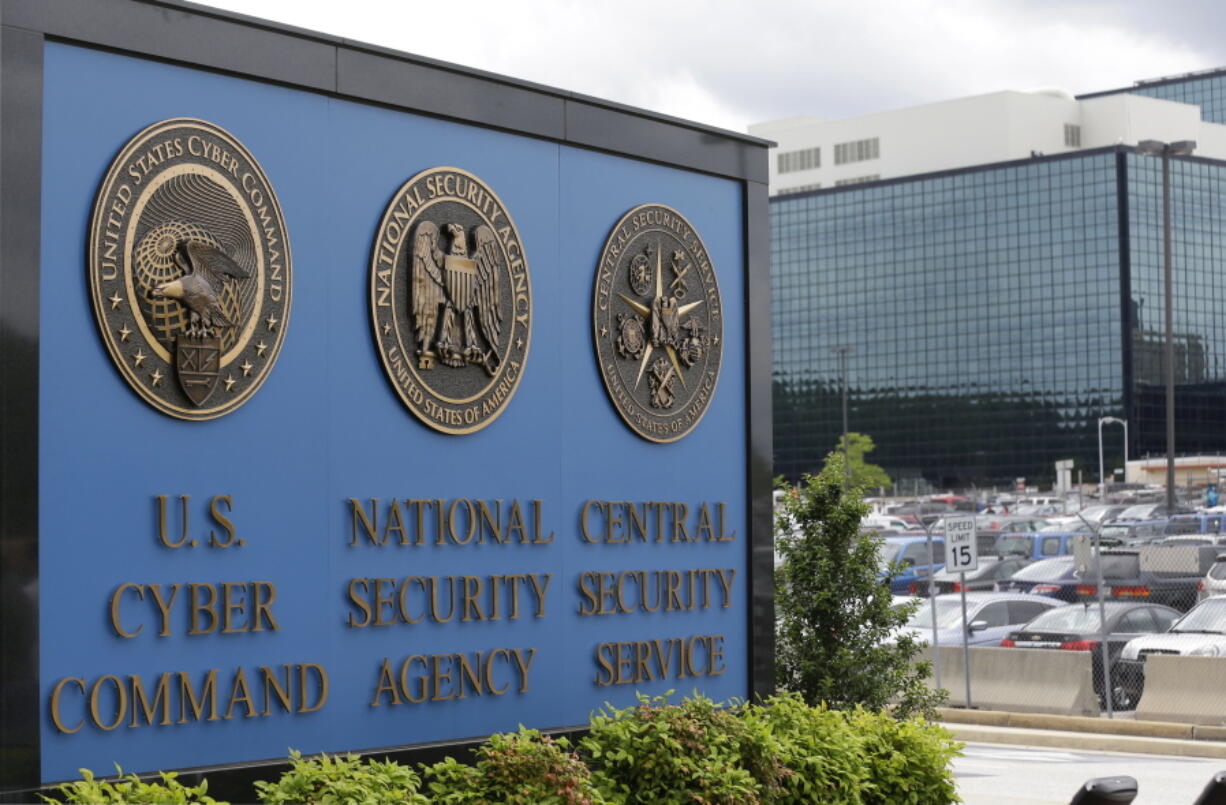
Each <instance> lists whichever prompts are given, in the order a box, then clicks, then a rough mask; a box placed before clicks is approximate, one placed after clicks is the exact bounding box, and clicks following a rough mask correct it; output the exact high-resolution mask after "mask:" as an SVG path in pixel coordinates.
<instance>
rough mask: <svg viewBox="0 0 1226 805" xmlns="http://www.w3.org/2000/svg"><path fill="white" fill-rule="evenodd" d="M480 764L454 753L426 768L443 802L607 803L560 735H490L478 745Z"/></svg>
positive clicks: (476, 804)
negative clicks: (461, 759)
mask: <svg viewBox="0 0 1226 805" xmlns="http://www.w3.org/2000/svg"><path fill="white" fill-rule="evenodd" d="M475 754H476V760H477V762H476V765H473V766H466V765H464V764H462V763H458V762H457V761H456V760H455V759H454V758H450V757H449V758H447V759H446V760H444V761H442V762H441V763H436V764H434V765H433V766H428V767H426V768H425V769H424V772H425V775H426V777H427V779H428V780H429V781H430V782H429V789H430V793H431V796H432V801H433V802H435V803H438V805H444V803H446V805H470V803H471V805H494V803H508V805H538V803H539V805H604V803H605V800H604V798H603V797H602V796H601V794H600V792H599V791H597V790H596V788H595V787H594V786H593V784H592V775H591V772H589V771H588V768H587V766H585V765H583V762H582V761H581V760H580V759H579V758H578V756H577V755H576V754H575V753H574V752H573V751H571V749H570V743H569V742H568V741H567V740H566V739H565V738H561V739H558V740H556V741H555V740H554V739H552V738H549V737H542V736H541V734H540V733H539V732H537V731H536V730H529V729H524V728H523V727H520V730H519V732H518V733H509V734H495V735H491V736H490V739H489V741H488V742H486V743H485V744H483V745H482V746H481V747H480V748H479V749H477V750H475Z"/></svg>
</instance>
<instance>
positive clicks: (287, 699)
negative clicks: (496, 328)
mask: <svg viewBox="0 0 1226 805" xmlns="http://www.w3.org/2000/svg"><path fill="white" fill-rule="evenodd" d="M43 94H44V97H43V112H44V113H43V137H44V140H43V150H42V154H43V168H42V177H43V178H42V229H41V258H40V259H41V288H40V297H39V298H40V303H39V304H40V309H41V322H42V326H41V331H40V346H39V349H40V352H39V365H40V375H39V377H40V380H39V383H40V385H39V390H38V391H39V400H40V416H39V445H40V447H39V477H38V486H39V496H38V498H39V499H38V507H39V508H38V511H39V535H40V536H39V556H38V560H39V568H40V571H39V585H38V604H39V610H38V611H39V620H40V623H39V631H40V635H41V638H40V648H39V652H40V671H39V694H38V695H39V699H40V708H41V712H42V713H43V720H42V724H41V766H42V770H41V774H42V780H43V781H57V780H63V779H68V778H72V777H74V776H76V774H77V770H78V769H79V768H82V767H86V768H92V769H94V770H96V771H100V772H108V771H110V770H111V768H112V764H113V763H116V762H118V763H120V764H122V765H123V766H124V768H125V770H132V771H150V770H155V769H172V768H184V767H197V766H209V765H215V764H231V763H237V762H246V761H258V760H264V759H274V758H279V757H284V756H285V754H286V753H287V752H288V751H289V750H290V749H297V750H301V751H303V752H306V753H311V752H320V751H332V752H335V751H344V750H359V749H367V748H377V747H385V746H402V745H409V744H415V743H423V742H428V741H446V740H459V739H465V738H472V737H480V736H483V735H486V734H488V733H490V732H494V731H499V730H512V729H515V728H516V726H517V725H519V724H521V723H522V724H526V725H528V726H532V727H543V728H547V727H558V726H568V725H579V724H583V723H585V722H586V720H587V718H588V716H589V714H590V713H591V712H592V711H593V710H594V709H596V708H599V707H600V706H601V705H602V704H603V703H604V702H606V701H608V702H612V703H614V704H617V705H625V704H627V703H630V702H632V701H634V698H635V694H636V693H638V692H642V693H648V694H661V693H663V692H665V691H668V690H676V691H678V692H679V693H688V692H690V691H693V690H698V691H701V692H703V693H705V694H706V695H708V696H711V697H713V698H715V699H726V698H729V697H734V696H741V697H743V696H746V695H747V694H748V692H749V688H750V681H749V648H748V642H749V636H748V627H749V616H748V608H749V602H748V581H747V575H748V573H747V557H748V554H749V546H748V539H749V531H748V512H747V507H746V498H747V488H748V486H747V485H748V481H747V477H748V476H747V473H748V469H747V464H748V457H747V448H746V445H747V442H748V434H747V424H746V423H747V412H746V383H745V378H746V373H747V367H746V355H745V348H744V346H743V345H744V344H745V343H746V337H747V336H746V332H745V329H744V328H745V321H746V311H745V307H744V301H743V288H744V284H743V283H744V281H743V277H744V276H745V275H746V270H745V265H744V261H745V254H746V248H745V242H744V237H745V235H744V231H745V230H744V219H745V210H744V201H743V188H742V183H741V182H738V181H734V180H732V179H725V178H719V177H717V176H713V175H710V174H704V173H698V172H694V171H688V170H682V169H679V168H675V167H668V166H665V165H661V164H655V163H650V162H646V161H638V160H633V159H629V158H626V157H620V156H616V155H612V154H608V153H602V152H599V151H596V150H587V149H581V148H576V147H573V146H570V145H566V144H562V143H558V142H552V141H549V140H545V139H536V138H532V137H528V136H523V135H518V134H509V133H506V132H505V131H500V130H496V129H493V128H482V127H479V126H475V125H469V124H464V123H458V122H450V121H447V120H443V119H439V118H431V117H427V116H423V115H417V114H410V113H407V112H403V111H396V110H393V109H388V108H384V107H381V106H374V105H364V104H361V103H357V102H353V101H349V100H343V99H338V98H335V97H329V96H325V95H321V94H314V93H310V92H306V91H301V90H297V89H290V88H285V87H281V86H276V85H273V84H266V83H261V82H257V81H251V80H244V79H240V78H235V77H232V76H227V75H222V74H217V73H210V72H206V71H203V70H196V69H191V68H187V67H180V66H174V65H170V64H166V63H160V62H154V61H148V60H144V59H140V58H136V57H132V56H125V55H118V54H115V53H111V52H106V51H101V50H92V49H87V48H83V47H76V46H72V45H68V44H61V43H48V44H47V45H46V46H45V51H44V64H43ZM179 118H186V119H192V120H197V121H205V122H207V123H208V124H209V125H210V126H215V127H217V128H218V129H220V130H224V131H225V132H228V133H229V134H230V135H232V136H233V138H235V140H236V141H237V142H239V143H241V144H242V146H243V148H245V150H246V151H247V152H249V153H250V155H251V157H252V158H253V159H254V160H255V161H258V164H259V166H260V167H261V168H262V171H263V174H264V175H265V176H266V177H267V181H268V184H269V187H270V188H271V191H272V192H273V193H275V196H276V198H277V199H278V200H279V203H280V208H281V211H282V213H283V217H284V227H285V233H284V239H285V242H286V243H287V244H288V252H289V253H290V254H291V255H292V266H293V272H292V304H291V305H290V307H289V309H288V311H287V313H286V315H285V317H284V319H281V320H279V324H280V326H281V327H283V336H282V338H283V340H282V342H281V346H280V352H279V355H278V356H277V357H276V362H275V365H273V366H271V368H270V369H268V371H267V375H266V376H265V377H263V379H262V385H260V386H259V387H258V390H255V391H253V392H252V393H251V395H250V397H249V398H248V399H246V400H245V402H244V403H243V404H242V405H241V406H240V407H237V408H234V409H233V410H229V411H227V412H224V415H219V416H217V417H216V418H212V419H207V420H204V421H185V420H183V419H180V418H175V417H173V416H169V415H167V414H166V413H164V412H162V411H160V410H157V409H155V407H154V406H153V405H150V404H148V403H147V402H146V400H144V399H142V397H141V395H139V394H137V393H134V391H133V388H132V387H130V385H129V383H128V381H127V380H126V379H125V375H124V374H123V373H122V372H120V371H119V370H118V369H117V367H116V364H115V363H114V362H113V357H112V353H111V352H110V351H108V346H107V343H108V342H107V340H106V338H105V337H104V336H105V334H100V332H99V327H100V324H99V322H98V321H97V320H96V318H95V314H94V312H93V311H92V309H91V304H92V302H91V295H90V286H89V282H88V280H87V273H86V266H85V264H84V261H83V253H84V249H85V244H86V243H87V242H88V241H89V231H88V230H89V225H90V220H91V215H92V214H93V204H94V200H95V196H96V194H97V193H98V192H99V188H100V186H101V185H102V183H103V180H104V177H105V176H106V174H107V171H108V170H109V169H110V166H111V165H112V163H113V161H114V159H115V157H116V154H118V153H119V152H120V150H121V149H122V148H123V147H124V145H125V144H126V143H128V142H129V141H130V140H131V139H132V138H133V136H134V135H135V134H136V133H137V132H140V131H142V130H144V129H146V127H148V126H150V125H151V124H154V123H157V122H158V121H166V120H172V119H179ZM218 164H219V165H220V167H219V168H218V170H219V171H221V172H223V173H224V171H225V170H227V167H226V166H227V165H228V164H229V163H228V162H226V161H225V160H223V159H221V158H220V156H219V157H218ZM235 164H236V165H238V164H239V163H237V162H236V163H235ZM439 166H452V167H454V168H456V169H458V170H462V171H464V172H466V174H469V175H472V176H475V177H480V180H481V182H483V183H484V185H486V186H488V187H489V188H491V189H492V191H493V192H494V193H496V194H497V197H498V199H500V201H501V202H502V203H503V204H504V205H505V208H506V211H507V212H508V213H509V214H510V216H511V217H512V218H513V219H514V223H515V225H516V227H517V231H518V235H519V244H520V246H521V248H522V254H523V261H524V264H525V265H526V267H527V268H526V270H527V272H528V275H529V277H530V281H531V292H532V300H531V301H532V321H531V349H530V350H528V351H527V354H526V357H525V358H524V360H523V365H522V367H521V369H520V374H519V376H518V378H517V386H516V387H515V389H514V395H513V397H512V398H511V399H510V400H509V401H508V402H506V404H505V408H504V409H503V410H501V412H500V413H499V414H498V416H497V418H496V420H495V421H491V422H489V423H488V425H486V426H484V427H482V428H481V429H479V430H476V431H474V432H471V433H466V434H462V435H455V434H452V433H445V432H440V431H439V430H437V429H434V428H431V427H427V426H426V425H424V424H423V423H422V422H420V421H419V420H418V418H417V417H416V416H415V415H414V414H413V413H411V412H410V410H409V409H408V408H407V407H406V405H405V404H404V402H402V399H401V398H400V396H399V395H398V393H397V389H396V388H395V387H394V385H393V383H394V379H389V375H388V373H387V371H386V367H385V365H384V363H383V361H382V360H381V357H380V353H379V351H378V350H377V348H376V341H375V336H374V335H373V334H372V318H371V309H370V304H371V299H370V273H369V272H370V267H371V255H372V248H374V246H375V238H376V231H377V229H378V227H379V224H380V220H381V218H382V216H383V215H384V212H385V210H387V208H388V205H389V201H390V200H391V199H392V198H393V196H394V194H395V193H396V192H397V190H398V189H399V188H401V187H402V186H403V185H404V184H405V183H406V181H407V180H409V179H410V177H413V176H416V175H418V174H420V173H422V172H423V171H427V170H430V169H432V168H436V167H439ZM241 173H242V171H241V170H238V169H236V170H235V175H236V176H237V175H238V174H241ZM238 186H239V187H240V188H241V187H243V185H242V183H241V176H240V177H239V185H238ZM648 203H651V204H659V205H666V206H667V207H670V208H672V209H675V210H677V211H679V212H680V213H682V214H683V215H684V216H685V219H686V221H687V222H688V223H689V224H690V225H692V227H693V229H694V230H695V231H696V232H698V233H700V234H701V238H702V242H703V243H704V244H705V248H706V253H707V254H708V255H709V258H710V264H711V266H712V267H713V270H714V274H715V277H716V278H717V279H718V283H719V287H720V291H721V294H722V306H723V315H722V320H723V333H722V338H723V346H722V350H723V352H722V367H721V368H720V373H719V381H718V385H717V386H716V387H715V388H714V392H713V393H712V395H711V398H710V402H709V408H708V409H707V410H706V412H705V415H704V416H703V417H702V419H701V421H700V422H699V423H698V424H697V425H696V426H695V427H694V429H693V431H692V432H691V433H689V435H687V436H685V438H681V439H679V440H677V441H675V442H671V443H667V444H657V443H653V442H650V441H648V440H646V439H644V438H641V437H640V436H638V435H636V434H635V433H634V432H632V431H631V430H630V429H629V428H628V427H627V426H626V424H625V423H624V422H623V420H622V418H621V416H619V414H618V412H617V410H615V408H614V406H613V404H612V403H611V402H610V399H609V397H608V394H607V392H606V389H605V386H604V384H603V383H602V380H601V376H600V372H599V368H598V365H597V359H596V353H595V348H594V345H593V335H592V298H593V287H594V282H595V278H596V267H597V261H598V258H599V256H600V253H601V249H602V247H603V246H604V244H605V242H606V239H607V238H608V236H609V233H610V230H611V228H612V227H613V225H614V224H615V223H616V222H617V221H618V220H619V219H620V218H621V217H622V216H623V214H624V213H626V212H627V211H628V210H631V209H633V208H635V207H636V206H639V205H643V204H648ZM139 234H140V233H139V232H137V233H135V234H134V236H135V235H139ZM218 249H219V250H220V246H219V247H218ZM167 255H169V257H167V259H175V258H174V255H173V254H171V253H170V252H167ZM189 256H190V255H189ZM196 257H197V258H199V255H196ZM179 259H183V260H187V259H188V258H187V257H182V256H181V257H180V258H179ZM439 265H440V266H443V265H445V263H444V262H443V261H440V263H439ZM196 270H197V272H199V271H200V269H196ZM228 281H229V280H221V281H219V282H220V283H221V284H219V285H217V286H216V287H217V288H219V289H220V288H222V287H224V286H225V282H228ZM177 290H178V289H175V288H172V289H170V291H177ZM167 293H169V291H168V292H167ZM457 310H459V313H460V315H463V310H462V309H460V308H459V307H457ZM102 326H103V327H105V326H106V325H105V323H103V324H102ZM256 340H258V339H256ZM115 343H116V344H117V347H116V351H117V352H116V354H117V356H118V357H117V359H118V360H125V359H126V360H129V361H132V362H133V365H135V361H136V358H135V356H134V355H129V354H128V353H127V352H125V350H127V349H129V345H130V344H131V341H129V340H125V339H124V336H123V335H122V333H120V334H119V335H118V336H116V340H115ZM256 346H257V345H256V344H255V343H254V341H253V344H252V347H251V348H252V349H255V348H256ZM225 348H226V347H225V345H224V344H223V345H222V346H221V347H220V349H222V350H223V351H224V349H225ZM193 360H194V359H193ZM202 360H206V359H202ZM244 360H245V359H244ZM234 365H235V367H238V366H239V363H237V362H236V363H235V364H234ZM142 368H143V365H142ZM234 371H235V372H237V371H238V369H237V368H236V369H235V370H234ZM226 379H227V378H226V377H224V376H221V377H219V378H216V379H211V376H210V379H209V381H208V382H210V383H217V384H219V385H217V386H216V388H215V389H213V390H212V391H211V393H212V394H219V393H221V394H224V393H225V387H224V385H220V384H224V383H225V381H226ZM237 380H241V377H239V378H237ZM665 380H666V381H668V380H669V378H667V377H666V378H665ZM644 382H646V381H644Z"/></svg>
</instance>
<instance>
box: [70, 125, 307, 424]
mask: <svg viewBox="0 0 1226 805" xmlns="http://www.w3.org/2000/svg"><path fill="white" fill-rule="evenodd" d="M89 283H90V294H91V297H92V300H93V306H94V315H95V317H96V318H97V320H98V326H99V328H100V329H101V330H102V338H103V340H104V341H105V342H106V346H107V349H108V350H109V351H110V353H111V358H112V359H113V360H114V362H115V365H116V366H118V367H119V371H120V372H121V373H122V375H123V377H124V379H125V380H126V381H127V382H128V385H130V386H131V387H132V388H133V389H135V390H136V392H137V393H138V394H139V395H140V396H141V397H142V398H144V400H145V401H146V402H148V403H149V404H150V405H152V406H153V407H154V408H156V409H158V410H159V411H161V412H162V413H165V414H169V415H171V416H175V417H179V418H181V419H192V420H197V419H213V418H215V417H219V416H221V415H223V414H227V413H229V412H231V411H233V410H234V409H235V408H237V407H239V406H240V405H242V404H243V403H244V402H246V401H247V400H248V399H250V398H251V396H252V395H253V394H255V392H256V390H257V389H258V388H259V387H260V385H261V384H262V383H263V382H264V379H265V378H266V377H268V373H269V371H271V369H272V365H273V363H274V362H275V361H276V359H277V354H278V352H279V351H280V349H281V341H282V339H284V337H285V328H286V325H287V324H288V323H289V306H290V292H291V289H292V286H293V283H292V270H291V266H290V250H289V241H288V236H287V234H286V231H285V221H284V219H283V218H282V217H281V207H280V205H279V204H278V203H277V197H276V194H275V193H274V192H273V190H272V186H271V185H270V184H269V183H268V177H266V176H265V175H264V171H262V170H261V169H260V166H259V165H258V164H257V163H256V161H255V158H254V157H252V156H251V154H250V153H248V152H247V149H246V148H244V147H243V145H242V143H240V142H239V141H238V140H236V139H235V138H234V137H233V136H232V135H231V134H229V133H228V132H226V131H224V130H222V129H220V128H218V127H217V126H215V125H213V124H212V123H207V122H205V121H203V120H190V119H186V118H177V119H173V120H163V121H162V122H160V123H155V124H153V125H152V126H149V127H148V128H146V129H145V130H143V131H141V132H140V133H139V134H137V135H136V136H135V137H133V138H132V139H131V140H130V141H129V142H128V144H127V145H125V146H124V147H123V149H122V150H121V151H120V152H119V155H118V156H116V157H115V160H114V162H112V163H111V167H110V170H108V171H107V174H106V178H105V179H104V180H103V182H102V186H101V187H100V188H99V190H98V198H97V199H96V201H95V203H94V213H93V220H92V222H91V224H90V240H89Z"/></svg>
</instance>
